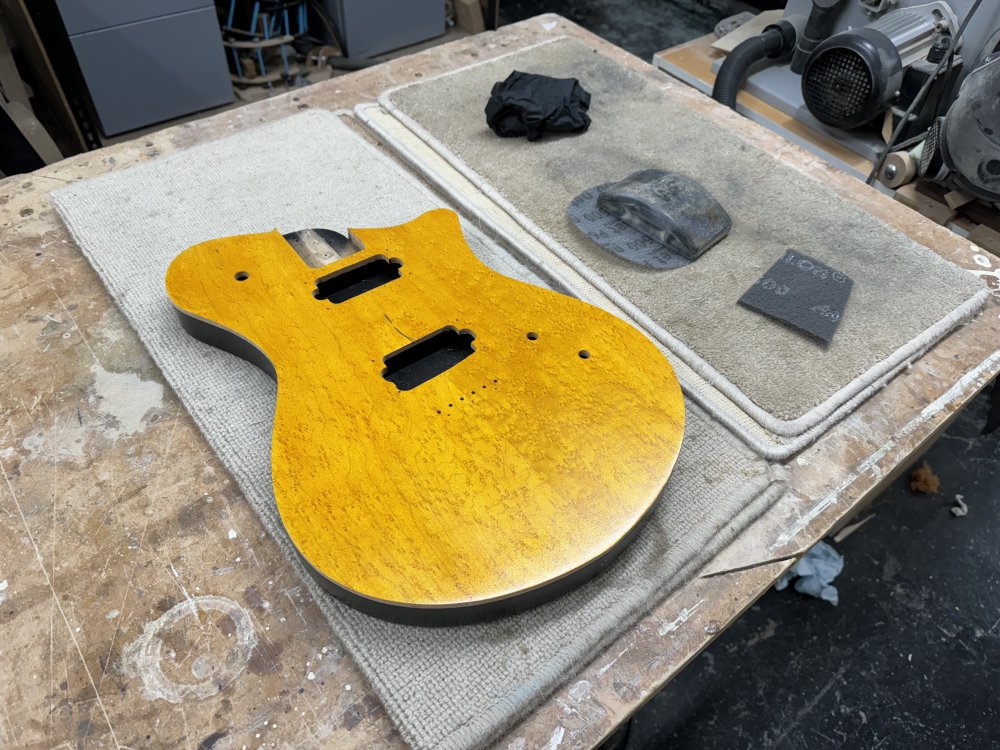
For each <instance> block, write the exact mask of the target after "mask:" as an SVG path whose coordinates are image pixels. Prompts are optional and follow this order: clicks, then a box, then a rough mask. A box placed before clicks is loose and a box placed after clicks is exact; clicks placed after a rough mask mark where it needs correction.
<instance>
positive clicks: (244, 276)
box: [233, 271, 250, 281]
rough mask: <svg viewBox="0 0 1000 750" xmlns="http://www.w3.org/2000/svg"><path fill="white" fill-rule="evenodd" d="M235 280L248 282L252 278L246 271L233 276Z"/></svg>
mask: <svg viewBox="0 0 1000 750" xmlns="http://www.w3.org/2000/svg"><path fill="white" fill-rule="evenodd" d="M233 278H234V279H236V280H237V281H246V280H247V279H249V278H250V274H248V273H247V272H246V271H238V272H237V273H236V275H235V276H233Z"/></svg>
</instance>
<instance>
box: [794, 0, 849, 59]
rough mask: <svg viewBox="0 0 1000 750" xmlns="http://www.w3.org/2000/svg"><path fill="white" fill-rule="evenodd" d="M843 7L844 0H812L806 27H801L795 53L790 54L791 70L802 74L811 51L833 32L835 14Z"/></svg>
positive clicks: (835, 21)
mask: <svg viewBox="0 0 1000 750" xmlns="http://www.w3.org/2000/svg"><path fill="white" fill-rule="evenodd" d="M843 7H844V0H813V4H812V10H810V11H809V19H808V20H807V21H806V27H805V28H804V29H802V34H801V35H800V36H799V41H798V44H797V45H796V47H795V54H794V55H792V64H791V68H792V72H793V73H795V74H797V75H802V71H803V70H805V69H806V60H808V59H809V55H811V54H812V51H813V50H814V49H816V47H818V46H819V43H820V42H823V41H826V39H827V38H828V37H829V36H830V34H832V33H833V27H834V24H836V23H837V16H839V15H840V11H841V10H842V9H843Z"/></svg>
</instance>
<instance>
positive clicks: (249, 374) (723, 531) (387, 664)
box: [53, 111, 783, 749]
mask: <svg viewBox="0 0 1000 750" xmlns="http://www.w3.org/2000/svg"><path fill="white" fill-rule="evenodd" d="M317 175H321V176H322V179H317ZM53 199H54V201H55V205H56V208H57V209H58V211H59V213H60V215H61V216H62V217H63V219H64V221H65V222H66V224H67V226H68V227H69V229H70V232H71V233H72V235H73V238H74V240H75V241H76V242H77V244H78V245H79V246H80V248H81V249H82V250H83V252H84V253H85V255H86V256H87V258H88V259H89V260H90V262H91V264H92V265H93V267H94V268H95V269H96V270H97V272H98V274H99V275H100V277H101V279H102V280H103V282H104V284H105V285H106V286H107V288H108V290H109V292H110V293H111V295H112V297H113V298H114V299H115V301H116V303H117V304H118V305H119V307H121V309H122V311H123V312H124V313H125V315H126V316H127V318H128V320H129V322H130V323H131V324H132V326H133V327H134V328H135V330H136V332H137V333H138V335H139V337H140V338H141V340H142V341H143V343H144V344H145V346H146V347H147V349H148V350H149V352H150V354H151V355H152V357H153V359H154V360H155V361H156V363H157V365H158V366H159V367H160V369H161V370H162V371H163V374H164V376H165V377H166V379H167V381H168V382H169V383H170V385H171V386H172V387H173V388H174V390H175V391H176V393H177V395H178V396H179V397H180V399H181V401H182V402H183V403H184V405H185V407H186V408H187V410H188V411H189V412H190V414H191V415H192V417H193V418H194V420H195V421H196V422H197V424H198V426H199V427H200V428H201V430H202V432H203V433H204V434H205V437H206V438H207V440H208V442H209V444H210V445H211V446H212V448H213V449H214V450H215V451H216V453H217V454H218V456H219V458H220V459H221V461H222V463H223V464H224V465H225V466H226V467H227V468H228V469H229V471H230V472H231V473H232V475H233V477H234V479H235V480H236V481H237V483H238V484H239V486H240V488H241V489H242V491H243V493H244V495H245V496H246V498H247V500H248V501H249V502H250V503H251V504H252V506H253V507H254V509H255V511H256V512H257V513H258V515H259V516H260V518H261V520H262V522H263V524H264V526H265V527H266V528H267V529H268V530H269V532H270V533H271V535H272V536H273V537H274V538H275V540H276V541H277V542H278V544H279V545H280V546H281V547H282V549H283V550H284V552H285V553H286V555H287V556H288V559H289V563H290V564H291V565H292V566H293V567H294V568H295V569H296V570H297V571H298V573H299V574H300V575H301V576H302V579H303V582H304V585H306V586H307V587H308V588H309V591H310V592H311V594H312V596H313V597H314V598H315V599H316V601H317V602H318V603H319V606H320V607H321V609H322V610H323V612H324V614H325V615H326V617H327V618H328V620H329V622H330V625H331V627H332V629H333V630H334V632H335V633H336V634H337V636H338V637H339V638H340V639H341V640H342V641H343V643H344V645H345V647H346V648H347V650H348V651H349V652H350V654H351V655H352V657H353V658H354V659H355V661H356V662H357V663H358V664H359V665H360V667H361V668H362V669H363V670H364V672H365V674H366V675H367V677H368V679H369V681H370V682H371V685H372V686H373V688H374V690H375V691H376V692H377V693H378V695H379V696H380V698H381V699H382V701H383V702H384V704H385V706H386V708H387V710H388V712H389V715H390V716H391V717H392V719H393V720H394V721H395V722H396V724H397V726H398V727H399V730H400V732H401V734H402V736H403V737H404V738H405V739H406V740H407V741H408V742H409V743H410V744H412V745H413V746H415V747H417V748H456V749H457V748H472V747H481V746H483V745H485V744H487V743H488V742H490V741H491V740H495V739H496V738H497V737H498V736H500V735H501V734H502V733H503V732H504V730H506V729H507V728H509V727H510V726H511V725H512V724H513V723H514V722H516V721H517V720H518V719H519V718H521V717H522V716H524V715H525V714H526V713H527V712H528V711H530V710H531V709H532V708H534V707H535V706H537V704H538V702H539V701H541V700H543V699H544V697H545V696H546V695H547V694H548V693H549V692H551V691H552V690H554V689H555V688H556V687H558V686H559V685H560V684H561V682H562V681H564V680H566V679H569V678H570V677H571V676H572V675H573V673H574V672H573V670H574V669H576V668H577V667H579V666H581V665H582V664H583V663H586V662H588V661H590V660H591V659H593V658H595V657H596V656H597V655H598V654H599V653H600V649H601V648H602V646H604V645H605V644H607V643H608V642H609V640H611V639H612V638H614V637H615V636H616V635H617V634H620V633H621V632H622V631H623V630H624V629H625V628H626V627H628V625H629V624H630V623H632V622H634V621H635V620H637V619H638V618H639V617H640V616H642V615H643V614H644V613H645V612H647V611H648V610H649V609H650V608H652V607H653V606H654V605H655V604H656V603H657V602H659V601H660V600H661V599H662V598H663V597H664V596H665V595H666V594H667V593H668V592H669V591H671V590H672V589H674V588H676V587H677V586H679V585H680V584H682V583H683V582H684V581H685V580H687V579H689V578H690V577H691V576H693V575H694V574H695V572H696V571H697V570H698V568H700V567H701V566H702V565H704V564H705V563H706V562H707V561H708V560H710V559H712V558H713V557H714V556H715V554H716V553H717V552H719V551H720V550H721V549H722V548H724V547H725V546H726V545H727V544H728V543H729V542H730V541H731V540H732V539H733V538H734V537H735V535H736V534H738V533H739V532H740V531H741V530H742V529H743V528H745V527H746V525H747V524H748V523H750V522H751V521H752V520H753V519H754V518H756V517H757V516H759V515H760V514H761V513H762V512H764V511H765V510H766V509H767V508H768V507H769V506H770V505H771V504H772V503H773V502H775V501H776V500H777V499H778V498H779V497H780V496H781V494H782V492H783V487H782V484H781V482H780V481H779V480H777V479H776V470H775V469H774V468H773V467H772V466H770V465H769V464H767V463H766V462H765V461H763V460H762V459H760V458H759V457H757V456H756V455H755V454H754V453H753V452H752V451H750V450H749V449H748V448H746V447H745V446H744V445H743V443H741V442H740V441H739V440H737V439H736V438H735V437H734V436H733V435H732V434H731V433H730V432H728V431H726V430H725V429H724V428H723V427H722V426H720V425H719V424H718V423H716V422H714V421H713V420H712V419H710V418H709V417H708V416H707V415H706V414H705V412H704V411H702V410H701V409H700V408H699V407H697V406H695V405H693V404H691V403H690V402H689V403H688V414H687V425H686V434H685V438H684V445H683V449H682V450H681V454H680V457H679V458H678V461H677V464H676V468H675V469H674V472H673V476H672V477H671V480H670V482H669V484H668V486H667V488H666V490H665V491H664V493H663V495H662V497H661V499H660V501H659V502H658V504H657V506H656V509H655V511H654V512H653V513H652V514H651V519H650V521H649V523H648V524H647V526H646V527H645V528H644V530H643V531H642V533H641V534H640V535H639V536H638V538H637V540H636V542H635V543H633V544H632V545H631V546H630V547H629V548H628V549H627V551H626V552H625V553H624V555H623V556H622V557H621V558H620V559H619V560H618V561H617V562H616V564H614V565H613V566H612V567H611V568H610V569H609V570H608V571H607V572H606V573H605V574H604V575H602V576H601V577H600V578H598V579H596V580H594V581H592V582H591V583H589V584H587V585H586V586H583V587H581V588H579V589H577V590H575V591H574V592H573V593H572V594H569V595H567V596H564V597H561V598H559V599H557V600H555V601H553V602H552V603H550V604H548V605H546V606H543V607H541V608H539V609H536V610H533V611H531V612H529V613H526V614H523V615H519V616H516V617H510V618H506V619H503V620H500V621H497V622H493V623H488V624H483V625H477V626H469V627H457V628H417V627H408V626H404V625H395V624H390V623H386V622H383V621H381V620H377V619H374V618H371V617H368V616H366V615H363V614H360V613H358V612H357V611H355V610H353V609H351V608H350V607H347V606H345V605H343V604H341V603H340V602H338V601H337V600H335V599H333V598H331V597H330V596H329V595H327V594H326V593H324V592H323V591H321V590H320V589H319V588H318V586H317V585H316V583H315V582H314V581H313V579H312V578H311V577H310V576H309V575H307V574H306V572H305V571H304V570H303V568H302V566H301V564H300V563H299V562H298V559H297V557H296V555H295V554H294V551H293V549H292V546H291V542H290V541H289V540H288V538H287V537H286V535H285V533H284V531H283V529H282V526H281V521H280V519H279V518H278V516H277V513H276V510H275V506H274V495H273V491H272V487H271V473H270V436H271V422H272V417H273V413H274V401H275V385H274V383H273V382H272V381H271V380H270V379H269V378H268V377H267V376H265V375H264V374H263V373H262V372H261V371H260V370H258V369H256V368H255V367H253V366H252V365H250V364H248V363H247V362H245V361H243V360H241V359H238V358H236V357H234V356H232V355H229V354H226V353H224V352H221V351H219V350H218V349H214V348H212V347H210V346H208V345H206V344H203V343H201V342H199V341H197V340H195V339H193V338H192V337H190V336H189V335H188V334H187V333H185V332H184V330H183V329H182V328H181V327H180V325H179V323H178V321H177V318H176V315H175V314H174V311H173V309H172V307H171V305H170V302H169V300H168V299H167V296H166V292H165V289H164V274H165V272H166V269H167V266H168V265H169V263H170V261H171V260H172V259H173V257H174V256H175V255H176V254H177V253H179V252H180V251H182V250H183V249H185V248H186V247H188V246H189V245H192V244H194V243H197V242H200V241H202V240H205V239H209V238H212V237H218V236H225V235H228V234H235V233H244V232H259V231H266V230H270V229H271V228H277V229H279V230H280V231H283V232H288V231H293V230H296V229H301V228H306V227H312V226H321V227H327V228H331V229H335V230H339V231H344V230H345V229H346V228H347V227H348V226H391V225H393V224H398V223H400V222H403V221H407V220H409V219H411V218H413V217H414V216H416V215H418V214H420V213H422V212H424V211H426V210H429V209H432V208H437V207H440V206H441V205H442V202H441V201H440V200H439V199H437V198H436V197H435V196H434V195H433V194H432V193H430V192H429V191H428V190H427V189H426V188H424V187H423V186H422V185H420V184H418V183H417V182H416V181H415V180H414V179H413V178H412V177H411V176H410V175H408V174H406V173H405V172H403V171H402V170H401V169H400V168H399V167H398V166H397V165H395V164H394V163H393V162H391V161H390V160H389V159H387V158H386V157H385V156H384V155H383V154H382V153H380V152H379V151H378V150H377V149H376V148H375V147H374V146H372V145H371V144H370V143H368V142H366V141H365V140H363V139H362V138H361V137H359V136H358V135H357V134H356V133H354V132H353V131H352V130H351V129H350V128H349V127H347V126H346V125H344V124H343V123H342V122H340V121H339V120H338V118H337V117H336V116H335V115H333V114H330V113H326V112H319V111H314V112H310V113H306V114H302V115H298V116H296V117H292V118H289V119H287V120H281V121H278V122H274V123H271V124H269V125H265V126H262V127H259V128H257V129H255V130H250V131H246V132H243V133H239V134H237V135H234V136H231V137H228V138H224V139H222V140H218V141H214V142H211V143H207V144H204V145H201V146H198V147H196V148H192V149H189V150H187V151H185V152H181V153H177V154H174V155H171V156H168V157H165V158H162V159H158V160H156V161H154V162H151V163H148V164H143V165H140V166H136V167H133V168H130V169H126V170H123V171H120V172H113V173H110V174H107V175H104V176H102V177H98V178H95V179H92V180H88V181H85V182H80V183H75V184H72V185H70V186H68V187H66V188H64V189H62V190H59V191H57V192H55V193H54V194H53ZM465 230H466V236H467V237H468V239H469V240H470V245H471V247H472V248H473V249H474V251H475V252H476V254H477V255H478V256H479V257H480V258H481V259H483V260H484V261H485V262H486V263H487V264H488V265H490V266H491V267H493V268H494V269H496V270H499V271H501V272H503V273H506V274H508V275H512V276H515V277H518V278H521V279H522V280H525V281H530V282H533V283H541V281H540V279H539V278H538V277H537V276H536V275H534V274H533V273H532V272H531V271H530V269H527V268H525V267H524V266H523V265H520V264H519V263H517V262H516V261H513V260H511V259H510V257H509V255H507V254H506V253H505V252H504V251H502V250H501V249H500V248H499V247H497V246H496V245H494V244H493V243H491V242H489V241H488V240H486V239H484V238H483V237H482V235H480V234H478V233H477V232H476V231H475V230H474V229H473V228H471V227H469V226H467V225H466V226H465ZM344 437H345V450H349V449H350V445H349V436H344ZM608 460H609V461H614V450H613V449H609V451H608ZM209 593H211V592H209ZM667 637H669V636H667ZM234 687H235V688H236V689H239V685H238V683H237V684H236V685H235V686H234Z"/></svg>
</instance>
